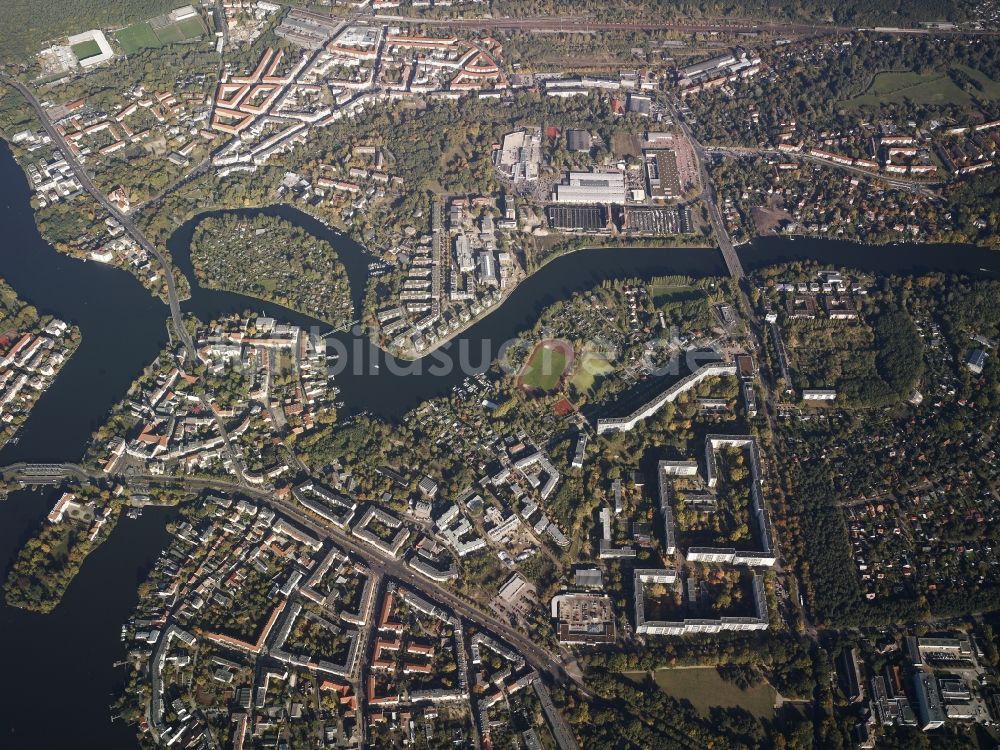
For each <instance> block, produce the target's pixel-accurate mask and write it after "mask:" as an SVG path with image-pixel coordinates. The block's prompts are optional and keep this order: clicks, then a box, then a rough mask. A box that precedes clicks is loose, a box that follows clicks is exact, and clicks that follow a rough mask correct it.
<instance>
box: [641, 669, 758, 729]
mask: <svg viewBox="0 0 1000 750" xmlns="http://www.w3.org/2000/svg"><path fill="white" fill-rule="evenodd" d="M629 676H630V677H632V678H634V679H636V680H637V681H641V680H643V679H645V676H646V674H645V672H639V673H632V674H630V675H629ZM653 679H654V680H655V681H656V684H657V686H659V688H660V690H662V691H663V692H664V693H666V694H667V695H670V696H673V697H674V698H678V699H680V700H688V701H691V705H693V706H694V707H695V710H697V711H698V712H699V713H700V714H702V715H706V716H707V715H708V712H709V709H711V708H712V706H722V707H725V708H730V707H735V706H738V707H740V708H743V709H746V710H747V711H749V712H750V713H752V714H753V715H754V716H756V717H757V718H759V719H773V718H774V700H775V697H776V696H777V693H776V692H775V690H774V688H773V687H771V686H770V685H768V684H767V683H766V682H763V683H760V684H758V685H754V686H753V687H751V688H750V689H749V690H741V689H740V688H739V687H737V686H736V684H735V683H733V682H729V681H728V680H724V679H722V677H721V676H720V675H719V672H718V670H717V669H716V668H715V667H694V668H691V669H657V670H656V671H655V672H654V673H653Z"/></svg>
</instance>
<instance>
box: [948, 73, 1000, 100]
mask: <svg viewBox="0 0 1000 750" xmlns="http://www.w3.org/2000/svg"><path fill="white" fill-rule="evenodd" d="M952 67H953V69H954V70H959V71H961V72H962V73H965V75H967V76H969V78H971V79H972V80H974V81H976V82H977V83H978V84H979V85H980V86H982V92H981V95H982V97H983V98H984V99H991V100H994V101H996V100H1000V83H997V82H996V81H994V80H993V79H992V78H990V77H989V76H987V75H984V74H983V73H981V72H980V71H978V70H976V69H975V68H970V67H969V66H968V65H954V66H952Z"/></svg>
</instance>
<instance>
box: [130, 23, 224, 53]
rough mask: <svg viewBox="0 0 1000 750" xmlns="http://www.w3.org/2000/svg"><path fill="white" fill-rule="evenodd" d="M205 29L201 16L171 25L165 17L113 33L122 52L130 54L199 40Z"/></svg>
mask: <svg viewBox="0 0 1000 750" xmlns="http://www.w3.org/2000/svg"><path fill="white" fill-rule="evenodd" d="M206 31H207V29H206V28H205V23H204V21H202V20H201V16H195V17H193V18H185V19H184V20H183V21H178V22H177V23H171V22H170V21H169V19H168V18H167V17H166V16H158V17H157V18H153V19H151V20H149V21H143V22H142V23H135V24H132V25H131V26H128V27H126V28H124V29H121V30H120V31H118V32H116V33H115V37H117V39H118V43H119V44H120V45H121V47H122V52H124V53H125V54H131V53H132V52H137V51H138V50H141V49H147V48H153V47H163V46H165V45H167V44H178V43H181V42H190V41H193V40H195V39H200V38H201V37H203V36H204V35H205V32H206Z"/></svg>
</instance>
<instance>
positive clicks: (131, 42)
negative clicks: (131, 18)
mask: <svg viewBox="0 0 1000 750" xmlns="http://www.w3.org/2000/svg"><path fill="white" fill-rule="evenodd" d="M115 36H116V37H117V38H118V44H120V45H121V46H122V52H124V53H125V54H126V55H130V54H132V53H133V52H138V51H139V50H141V49H145V48H147V47H159V46H160V40H159V39H157V38H156V34H154V33H153V27H152V26H150V25H149V22H148V21H143V22H142V23H136V24H133V25H131V26H128V27H126V28H124V29H122V30H121V31H118V32H117V33H116V34H115Z"/></svg>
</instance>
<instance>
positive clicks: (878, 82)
mask: <svg viewBox="0 0 1000 750" xmlns="http://www.w3.org/2000/svg"><path fill="white" fill-rule="evenodd" d="M971 100H972V97H971V96H969V94H968V93H966V92H965V91H963V90H962V89H960V88H959V87H958V86H956V85H955V82H954V81H953V80H951V78H949V77H948V76H947V75H945V74H943V73H931V74H922V73H914V72H898V73H897V72H893V73H879V74H878V75H876V76H875V78H874V79H872V82H871V84H870V85H869V86H868V89H867V90H866V91H865V93H864V94H862V95H861V96H857V97H855V98H853V99H849V100H847V101H846V102H844V104H845V105H846V106H848V107H863V106H878V105H880V104H888V103H894V104H900V103H903V102H907V101H910V102H913V103H914V104H960V105H961V104H968V103H969V102H970V101H971Z"/></svg>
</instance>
